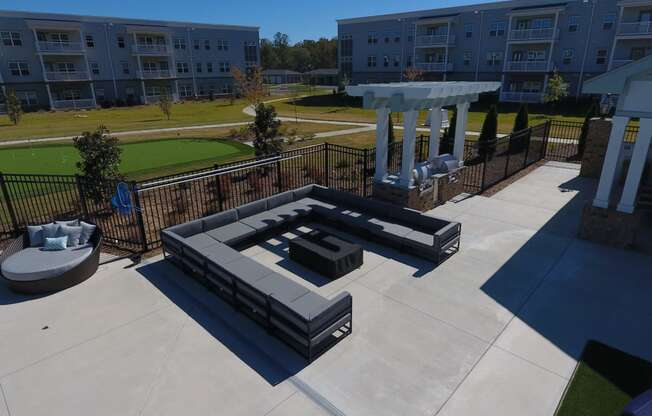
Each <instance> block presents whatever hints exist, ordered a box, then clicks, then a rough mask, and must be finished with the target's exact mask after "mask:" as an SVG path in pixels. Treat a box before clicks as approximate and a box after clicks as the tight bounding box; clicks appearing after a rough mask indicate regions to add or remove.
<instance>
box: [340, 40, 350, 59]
mask: <svg viewBox="0 0 652 416" xmlns="http://www.w3.org/2000/svg"><path fill="white" fill-rule="evenodd" d="M340 55H341V56H343V57H344V56H353V37H352V36H351V35H342V39H340Z"/></svg>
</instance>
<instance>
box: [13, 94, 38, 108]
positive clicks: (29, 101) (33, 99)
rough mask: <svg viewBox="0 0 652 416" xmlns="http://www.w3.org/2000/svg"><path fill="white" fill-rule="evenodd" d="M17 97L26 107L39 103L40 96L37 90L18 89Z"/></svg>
mask: <svg viewBox="0 0 652 416" xmlns="http://www.w3.org/2000/svg"><path fill="white" fill-rule="evenodd" d="M16 98H18V100H19V101H20V104H21V105H23V106H25V107H30V106H34V105H37V104H38V96H37V95H36V91H16Z"/></svg>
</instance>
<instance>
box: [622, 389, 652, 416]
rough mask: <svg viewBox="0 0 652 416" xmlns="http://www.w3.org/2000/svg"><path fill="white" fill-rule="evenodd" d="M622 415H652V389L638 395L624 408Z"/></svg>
mask: <svg viewBox="0 0 652 416" xmlns="http://www.w3.org/2000/svg"><path fill="white" fill-rule="evenodd" d="M622 416H652V390H648V391H646V392H645V393H643V394H641V395H639V396H637V397H635V398H634V400H632V401H631V402H629V404H628V405H627V406H626V407H625V409H623V413H622Z"/></svg>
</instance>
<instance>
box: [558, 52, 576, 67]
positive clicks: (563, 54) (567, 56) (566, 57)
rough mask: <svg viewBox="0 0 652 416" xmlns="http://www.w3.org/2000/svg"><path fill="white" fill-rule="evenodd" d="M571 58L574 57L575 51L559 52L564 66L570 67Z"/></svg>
mask: <svg viewBox="0 0 652 416" xmlns="http://www.w3.org/2000/svg"><path fill="white" fill-rule="evenodd" d="M573 56H575V49H564V50H563V51H562V52H561V62H562V63H563V64H564V65H570V64H572V63H573Z"/></svg>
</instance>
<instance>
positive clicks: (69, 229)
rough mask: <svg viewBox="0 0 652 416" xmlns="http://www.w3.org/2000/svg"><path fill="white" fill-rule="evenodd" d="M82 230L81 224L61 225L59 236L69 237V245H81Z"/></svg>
mask: <svg viewBox="0 0 652 416" xmlns="http://www.w3.org/2000/svg"><path fill="white" fill-rule="evenodd" d="M82 231H83V229H82V227H81V226H72V225H60V226H59V230H58V231H57V237H63V236H66V237H68V247H75V246H78V245H79V239H80V237H81V234H82Z"/></svg>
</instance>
